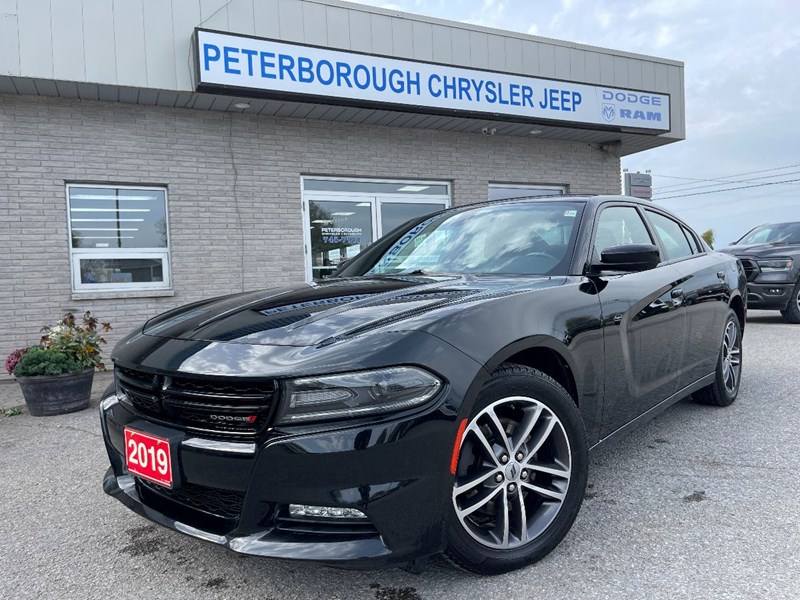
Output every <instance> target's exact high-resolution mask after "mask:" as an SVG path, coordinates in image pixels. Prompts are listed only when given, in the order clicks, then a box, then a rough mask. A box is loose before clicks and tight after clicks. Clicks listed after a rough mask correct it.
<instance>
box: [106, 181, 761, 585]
mask: <svg viewBox="0 0 800 600" xmlns="http://www.w3.org/2000/svg"><path fill="white" fill-rule="evenodd" d="M745 285H746V283H745V275H744V272H743V269H742V267H741V265H740V264H739V263H738V261H737V260H736V258H734V257H732V256H730V255H724V254H718V253H715V252H713V251H712V250H710V249H709V248H708V247H707V246H706V245H705V244H704V243H703V242H702V240H701V239H700V238H699V237H698V236H697V235H696V234H695V232H693V231H692V230H691V229H690V228H689V227H687V226H686V225H685V224H684V223H682V222H681V221H680V220H679V219H677V218H676V217H674V216H673V215H671V214H670V213H668V212H666V211H664V210H662V209H661V208H660V207H658V206H655V205H653V204H652V203H645V202H639V201H636V200H633V199H631V198H625V197H608V196H606V197H583V196H582V197H553V198H546V199H542V198H539V199H521V200H512V201H503V202H498V203H489V204H481V205H473V206H465V207H460V208H455V209H450V210H446V211H443V212H440V213H437V214H434V215H430V216H427V217H424V218H421V219H418V220H416V221H413V222H410V223H408V224H406V225H404V226H403V227H400V228H398V229H397V230H395V231H393V232H392V233H390V234H388V235H387V236H385V237H384V238H382V239H380V240H378V241H377V242H376V243H375V244H373V245H372V246H370V247H369V248H367V249H366V250H364V251H363V252H362V253H361V254H359V255H358V256H357V257H355V258H354V259H353V260H352V261H350V262H349V263H347V264H346V265H344V266H343V267H342V268H341V269H340V271H339V272H338V273H337V274H336V276H335V277H333V278H331V279H328V280H325V281H322V282H318V283H310V284H306V285H301V286H297V287H291V288H281V289H270V290H265V291H258V292H248V293H243V294H236V295H232V296H226V297H222V298H216V299H211V300H206V301H202V302H197V303H194V304H191V305H188V306H185V307H182V308H179V309H176V310H173V311H170V312H168V313H165V314H163V315H160V316H158V317H155V318H154V319H151V320H150V321H148V322H147V323H145V324H144V326H143V327H141V328H139V329H138V330H136V331H134V332H133V333H131V334H130V335H129V336H128V337H127V338H125V339H124V340H123V341H121V342H120V343H119V344H118V345H117V347H116V348H115V349H114V352H113V360H114V365H115V375H116V377H115V387H114V388H113V389H109V391H108V392H107V393H106V395H105V398H104V400H103V401H102V403H101V415H102V428H103V435H104V438H105V445H106V448H107V450H108V455H109V458H110V460H111V468H110V469H109V471H108V473H107V474H106V476H105V480H104V489H105V491H106V492H107V493H109V494H111V495H112V496H115V497H116V498H117V499H119V500H120V501H121V502H123V503H124V504H125V505H126V506H128V507H129V508H130V509H132V510H134V511H135V512H137V513H139V514H140V515H142V516H144V517H146V518H148V519H150V520H152V521H154V522H156V523H159V524H161V525H164V526H166V527H170V528H173V529H176V530H178V531H181V532H183V533H186V534H189V535H192V536H196V537H199V538H202V539H205V540H208V541H211V542H215V543H218V544H222V545H224V546H227V547H229V548H231V549H233V550H235V551H237V552H242V553H246V554H252V555H259V556H269V557H281V558H289V559H304V560H314V561H319V562H322V563H327V564H332V565H338V566H342V567H358V568H370V567H382V566H387V565H398V566H399V565H404V564H408V563H413V562H415V561H419V560H420V559H423V558H424V557H427V556H430V555H434V554H438V553H444V554H445V555H446V556H447V557H448V558H449V559H450V560H451V561H452V562H453V563H455V564H456V565H458V566H461V567H463V568H465V569H468V570H470V571H473V572H476V573H484V574H492V573H500V572H504V571H508V570H511V569H515V568H518V567H521V566H523V565H526V564H529V563H531V562H534V561H536V560H538V559H540V558H542V557H543V556H545V555H546V554H547V553H548V552H549V551H550V550H552V549H553V548H554V547H555V546H556V545H557V544H558V543H559V542H560V541H561V540H562V539H563V537H564V536H565V535H566V534H567V532H568V531H569V529H570V527H571V526H572V523H573V521H574V520H575V517H576V515H577V513H578V510H579V508H580V506H581V502H582V500H583V496H584V492H585V487H586V480H587V464H588V452H589V450H590V449H592V448H593V447H596V446H597V445H598V444H600V443H601V442H604V441H605V440H608V439H609V438H611V437H613V436H615V435H617V434H619V433H622V432H624V431H626V430H627V429H629V428H631V427H633V426H635V425H637V424H639V423H641V422H642V421H644V420H646V419H649V418H651V417H653V416H654V415H656V414H657V413H658V412H660V411H661V410H663V409H665V408H667V407H668V406H669V405H670V404H672V403H674V402H676V401H678V400H680V399H681V398H684V397H686V396H688V395H690V394H692V395H694V397H695V398H696V399H697V400H699V401H702V402H706V403H709V404H714V405H719V406H726V405H729V404H731V403H732V402H733V401H734V400H735V399H736V396H737V394H738V390H739V384H740V380H741V373H742V350H741V348H742V347H741V340H742V333H743V329H744V325H745V314H746V308H745V304H744V302H743V298H744V295H745Z"/></svg>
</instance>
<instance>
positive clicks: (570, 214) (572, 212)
mask: <svg viewBox="0 0 800 600" xmlns="http://www.w3.org/2000/svg"><path fill="white" fill-rule="evenodd" d="M577 214H578V211H577V210H565V211H564V216H565V217H574V216H576V215H577Z"/></svg>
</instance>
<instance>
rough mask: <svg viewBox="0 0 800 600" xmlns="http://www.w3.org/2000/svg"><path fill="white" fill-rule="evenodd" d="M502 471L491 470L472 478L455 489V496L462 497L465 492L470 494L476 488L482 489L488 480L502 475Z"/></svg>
mask: <svg viewBox="0 0 800 600" xmlns="http://www.w3.org/2000/svg"><path fill="white" fill-rule="evenodd" d="M500 472H501V471H500V469H491V470H489V471H487V472H485V473H481V474H480V475H476V476H475V477H472V478H471V479H470V480H469V481H467V482H465V483H462V484H460V485H457V486H456V487H455V494H456V496H460V495H461V494H463V493H464V492H468V491H469V490H472V489H474V488H477V487H480V486H481V485H483V484H484V483H485V482H486V481H487V480H489V479H491V478H492V477H494V476H496V475H497V474H498V473H500Z"/></svg>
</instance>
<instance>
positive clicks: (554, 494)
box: [521, 483, 564, 502]
mask: <svg viewBox="0 0 800 600" xmlns="http://www.w3.org/2000/svg"><path fill="white" fill-rule="evenodd" d="M521 485H522V487H524V488H526V489H529V490H531V491H532V492H535V493H537V494H539V495H540V496H544V497H545V498H550V499H552V500H558V501H559V502H563V500H564V494H563V493H562V492H559V491H557V490H550V489H548V488H546V487H542V486H540V485H535V484H533V483H522V484H521Z"/></svg>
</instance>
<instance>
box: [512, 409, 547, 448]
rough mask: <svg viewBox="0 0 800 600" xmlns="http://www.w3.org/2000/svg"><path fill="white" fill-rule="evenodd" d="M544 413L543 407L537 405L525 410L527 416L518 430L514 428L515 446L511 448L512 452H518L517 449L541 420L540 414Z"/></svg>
mask: <svg viewBox="0 0 800 600" xmlns="http://www.w3.org/2000/svg"><path fill="white" fill-rule="evenodd" d="M541 414H542V407H541V406H536V407H535V408H528V409H526V410H525V416H524V418H523V420H522V423H520V424H519V425H518V426H517V428H516V430H514V438H515V439H514V447H513V448H512V449H511V453H512V454H516V453H517V450H519V449H520V447H521V446H522V444H523V443H524V442H525V440H526V439H528V436H529V435H530V434H531V432H532V431H533V428H534V427H535V426H536V423H537V422H538V421H539V416H540V415H541ZM517 431H520V434H519V435H517Z"/></svg>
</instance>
